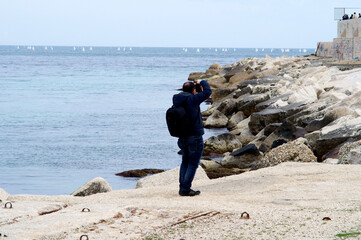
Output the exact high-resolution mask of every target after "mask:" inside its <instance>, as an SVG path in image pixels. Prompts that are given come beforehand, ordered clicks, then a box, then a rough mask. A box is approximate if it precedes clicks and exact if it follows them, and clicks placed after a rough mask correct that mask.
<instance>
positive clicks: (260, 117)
mask: <svg viewBox="0 0 361 240" xmlns="http://www.w3.org/2000/svg"><path fill="white" fill-rule="evenodd" d="M285 119H286V113H285V111H283V110H282V109H265V110H262V111H260V112H256V113H253V114H252V115H251V118H250V122H249V124H248V127H249V130H250V131H251V132H252V133H253V134H257V133H258V132H259V131H261V130H262V129H263V128H265V127H266V126H267V125H268V124H270V123H282V122H284V120H285Z"/></svg>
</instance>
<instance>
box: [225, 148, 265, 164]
mask: <svg viewBox="0 0 361 240" xmlns="http://www.w3.org/2000/svg"><path fill="white" fill-rule="evenodd" d="M260 157H261V154H260V152H259V151H258V149H257V147H256V146H255V145H254V144H248V145H247V146H245V147H243V148H241V149H238V150H235V151H234V152H232V153H230V154H227V153H226V154H225V157H224V158H223V159H222V160H221V165H222V166H223V167H226V168H234V167H236V168H241V169H245V168H254V166H255V165H256V164H257V162H258V161H259V159H260Z"/></svg>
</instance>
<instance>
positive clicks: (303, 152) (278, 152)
mask: <svg viewBox="0 0 361 240" xmlns="http://www.w3.org/2000/svg"><path fill="white" fill-rule="evenodd" d="M305 141H306V139H302V138H299V139H296V140H295V141H292V142H289V143H285V144H283V145H281V146H279V147H277V148H274V149H272V150H270V151H269V152H267V153H266V154H265V155H264V157H263V158H262V159H261V160H260V161H259V163H258V165H257V168H264V167H271V166H275V165H277V164H280V163H282V162H291V161H292V162H316V161H317V158H316V156H315V155H313V152H312V151H311V150H310V149H309V148H308V147H307V146H306V145H305V144H304V143H305Z"/></svg>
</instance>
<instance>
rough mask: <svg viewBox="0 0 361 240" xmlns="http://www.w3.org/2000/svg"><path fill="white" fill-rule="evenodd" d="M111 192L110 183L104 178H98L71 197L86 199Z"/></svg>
mask: <svg viewBox="0 0 361 240" xmlns="http://www.w3.org/2000/svg"><path fill="white" fill-rule="evenodd" d="M110 191H112V187H111V186H110V185H109V183H108V182H107V181H106V180H105V179H104V178H101V177H97V178H94V179H92V180H90V181H89V182H87V183H86V184H84V185H83V186H81V187H80V188H79V189H78V190H76V191H75V192H73V193H72V194H71V195H73V196H78V197H85V196H89V195H93V194H97V193H105V192H110Z"/></svg>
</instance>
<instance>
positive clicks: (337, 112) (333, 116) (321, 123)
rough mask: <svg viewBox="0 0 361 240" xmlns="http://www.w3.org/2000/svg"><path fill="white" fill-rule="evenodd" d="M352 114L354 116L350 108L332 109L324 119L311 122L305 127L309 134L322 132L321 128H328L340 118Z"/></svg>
mask: <svg viewBox="0 0 361 240" xmlns="http://www.w3.org/2000/svg"><path fill="white" fill-rule="evenodd" d="M351 114H352V110H351V109H349V108H345V107H342V108H341V107H338V108H335V109H331V110H329V111H326V113H325V115H324V117H323V118H321V119H315V120H311V121H310V122H309V123H308V124H307V126H306V127H305V130H306V131H307V132H313V131H316V130H320V129H321V128H323V127H325V126H327V125H328V124H329V123H331V122H333V121H335V120H337V119H338V118H340V117H343V116H346V115H351Z"/></svg>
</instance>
